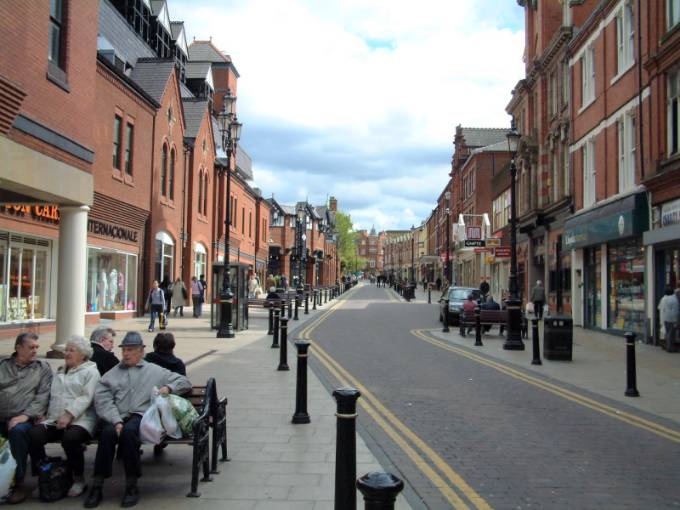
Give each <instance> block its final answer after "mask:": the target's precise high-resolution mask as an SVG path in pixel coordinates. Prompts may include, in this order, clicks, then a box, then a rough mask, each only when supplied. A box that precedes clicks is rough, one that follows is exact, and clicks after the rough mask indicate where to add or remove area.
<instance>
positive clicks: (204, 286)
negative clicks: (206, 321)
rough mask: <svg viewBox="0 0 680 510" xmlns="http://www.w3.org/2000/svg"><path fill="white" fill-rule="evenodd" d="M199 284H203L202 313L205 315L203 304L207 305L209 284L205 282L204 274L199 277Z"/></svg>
mask: <svg viewBox="0 0 680 510" xmlns="http://www.w3.org/2000/svg"><path fill="white" fill-rule="evenodd" d="M198 283H200V284H201V313H203V303H205V296H206V294H207V293H208V282H207V281H205V275H204V274H202V275H201V276H199V277H198ZM199 315H201V314H199Z"/></svg>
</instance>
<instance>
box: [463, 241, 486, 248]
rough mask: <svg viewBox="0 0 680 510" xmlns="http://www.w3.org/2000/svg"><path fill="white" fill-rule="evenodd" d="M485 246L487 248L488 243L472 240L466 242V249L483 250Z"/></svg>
mask: <svg viewBox="0 0 680 510" xmlns="http://www.w3.org/2000/svg"><path fill="white" fill-rule="evenodd" d="M484 246H486V243H485V242H484V241H474V240H470V239H466V240H465V247H466V248H483V247H484Z"/></svg>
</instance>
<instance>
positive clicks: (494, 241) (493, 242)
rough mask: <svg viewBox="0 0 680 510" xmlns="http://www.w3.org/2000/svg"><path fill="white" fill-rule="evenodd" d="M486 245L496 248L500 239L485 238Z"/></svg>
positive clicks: (499, 243)
mask: <svg viewBox="0 0 680 510" xmlns="http://www.w3.org/2000/svg"><path fill="white" fill-rule="evenodd" d="M486 245H487V246H489V247H493V248H495V247H496V246H500V245H501V238H500V237H487V238H486Z"/></svg>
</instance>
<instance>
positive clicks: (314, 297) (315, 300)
mask: <svg viewBox="0 0 680 510" xmlns="http://www.w3.org/2000/svg"><path fill="white" fill-rule="evenodd" d="M316 294H317V290H316V289H314V290H313V291H312V301H314V303H313V304H312V310H316V302H317V299H316Z"/></svg>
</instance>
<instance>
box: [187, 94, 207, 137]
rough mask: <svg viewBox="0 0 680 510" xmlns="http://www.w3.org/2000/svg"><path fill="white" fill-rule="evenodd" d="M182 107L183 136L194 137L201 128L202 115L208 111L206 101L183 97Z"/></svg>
mask: <svg viewBox="0 0 680 510" xmlns="http://www.w3.org/2000/svg"><path fill="white" fill-rule="evenodd" d="M182 107H183V108H184V123H185V124H186V128H185V130H184V136H185V137H186V138H196V137H197V136H198V132H199V131H200V129H201V123H202V122H203V117H205V115H206V112H207V111H208V101H205V100H203V99H183V100H182Z"/></svg>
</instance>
